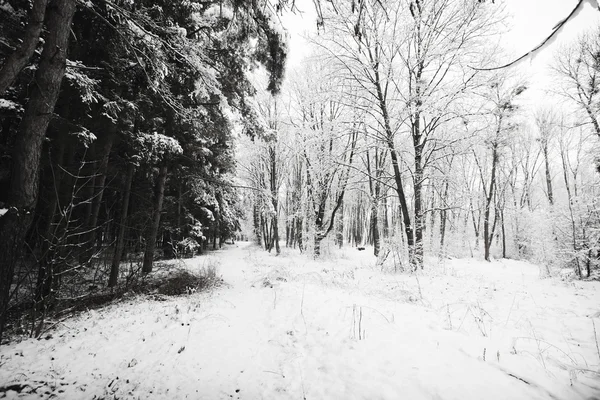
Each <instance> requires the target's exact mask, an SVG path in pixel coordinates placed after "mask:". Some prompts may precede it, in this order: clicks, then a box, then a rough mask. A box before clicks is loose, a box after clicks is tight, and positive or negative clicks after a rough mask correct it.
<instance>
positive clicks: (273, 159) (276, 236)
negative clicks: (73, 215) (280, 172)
mask: <svg viewBox="0 0 600 400" xmlns="http://www.w3.org/2000/svg"><path fill="white" fill-rule="evenodd" d="M269 156H270V162H271V168H270V170H271V177H270V178H271V179H270V186H271V203H272V204H273V213H274V214H273V222H272V224H273V225H272V226H273V242H274V243H271V248H272V247H273V244H275V252H276V254H277V255H279V254H281V248H280V247H279V219H278V218H277V215H278V213H279V200H278V194H279V193H278V191H277V154H276V151H275V144H272V145H271V146H269Z"/></svg>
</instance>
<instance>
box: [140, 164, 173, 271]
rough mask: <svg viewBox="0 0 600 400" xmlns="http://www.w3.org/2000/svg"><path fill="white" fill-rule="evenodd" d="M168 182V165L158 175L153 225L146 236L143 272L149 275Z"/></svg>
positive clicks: (161, 168) (163, 166) (164, 165)
mask: <svg viewBox="0 0 600 400" xmlns="http://www.w3.org/2000/svg"><path fill="white" fill-rule="evenodd" d="M166 182H167V165H166V164H163V165H162V166H161V167H160V171H159V173H158V180H157V182H156V204H155V206H154V213H153V215H152V225H151V226H150V229H149V230H148V235H147V236H146V250H145V252H144V264H143V266H142V272H143V273H145V274H148V273H150V272H152V264H153V263H154V250H155V249H156V238H157V236H158V228H159V226H160V214H161V212H162V205H163V199H164V197H165V183H166Z"/></svg>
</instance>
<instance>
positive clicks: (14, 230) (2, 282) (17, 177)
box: [0, 0, 76, 340]
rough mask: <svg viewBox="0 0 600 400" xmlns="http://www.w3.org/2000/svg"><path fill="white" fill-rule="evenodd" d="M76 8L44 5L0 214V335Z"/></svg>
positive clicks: (59, 0) (68, 0)
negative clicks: (42, 33)
mask: <svg viewBox="0 0 600 400" xmlns="http://www.w3.org/2000/svg"><path fill="white" fill-rule="evenodd" d="M75 8H76V2H75V0H55V1H54V3H53V5H52V6H51V7H50V8H49V9H48V15H47V17H48V18H47V24H46V26H47V29H48V35H47V36H46V43H45V45H44V50H43V51H42V55H41V60H40V64H39V66H38V69H37V72H36V79H35V82H34V83H33V84H32V85H31V88H30V90H31V91H30V97H29V102H28V103H27V107H26V110H25V114H24V115H23V119H22V120H21V123H20V125H19V131H18V135H17V139H16V142H15V147H14V151H13V161H12V163H13V165H12V177H11V186H10V190H11V192H10V195H9V198H8V201H7V204H6V205H7V206H8V211H7V212H6V213H5V214H4V215H2V216H0V340H1V338H2V333H3V331H4V323H5V321H6V311H7V309H8V302H9V296H10V287H11V285H12V281H13V275H14V266H15V262H16V260H17V258H18V257H19V253H20V250H21V249H22V246H23V242H24V239H25V235H26V234H27V230H28V229H29V227H30V226H31V222H32V220H33V212H34V210H35V206H36V202H37V197H38V185H39V167H40V156H41V151H42V144H43V140H44V136H45V134H46V129H47V128H48V124H49V122H50V119H51V118H52V113H53V111H54V106H55V105H56V100H57V99H58V94H59V91H60V85H61V82H62V79H63V77H64V74H65V68H66V58H67V48H68V44H69V34H70V32H71V22H72V20H73V14H74V13H75Z"/></svg>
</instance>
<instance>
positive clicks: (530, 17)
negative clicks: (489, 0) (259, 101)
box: [282, 0, 600, 99]
mask: <svg viewBox="0 0 600 400" xmlns="http://www.w3.org/2000/svg"><path fill="white" fill-rule="evenodd" d="M473 1H476V0H473ZM593 2H594V0H587V1H586V4H585V5H584V9H583V12H580V13H579V14H578V15H577V16H576V18H574V19H573V20H571V21H570V22H569V23H568V24H567V25H566V26H565V27H564V28H563V30H561V33H560V35H559V36H558V39H557V40H556V41H555V42H553V43H552V44H551V45H549V46H546V47H545V48H544V49H543V50H542V51H540V52H538V53H537V55H536V57H534V58H530V59H527V60H525V61H524V62H522V63H520V64H519V65H518V66H517V68H518V69H519V71H521V72H522V73H523V74H524V75H526V76H529V77H530V79H531V82H530V83H531V85H532V87H531V89H532V90H531V91H530V96H531V97H533V98H536V99H537V98H540V97H542V96H543V90H544V89H545V88H547V87H548V85H549V84H550V83H552V75H551V73H550V71H548V69H547V65H548V63H549V62H551V61H552V59H553V54H554V53H555V52H556V50H557V49H559V48H560V46H564V44H565V43H567V42H569V41H572V40H574V39H575V38H576V37H577V35H579V34H581V33H583V32H585V31H587V30H589V29H591V28H592V27H594V26H598V25H600V11H598V10H595V9H594V8H593V7H592V3H593ZM495 3H496V4H497V5H498V6H502V5H503V6H505V7H506V11H507V13H508V14H509V15H510V17H509V20H508V21H507V22H508V23H509V26H510V28H509V31H508V32H507V33H506V34H505V35H504V36H503V38H502V39H501V44H502V45H503V47H505V48H506V49H507V50H508V51H509V52H513V54H514V55H515V56H517V55H522V54H524V53H526V52H528V51H529V50H531V49H532V48H534V47H535V46H536V45H537V44H539V43H540V42H541V41H542V40H543V39H544V38H545V37H547V36H548V35H549V34H550V32H551V31H552V28H553V27H554V26H555V25H556V24H557V23H558V22H559V21H561V20H562V19H564V18H565V17H566V16H567V15H568V14H569V13H570V12H571V10H572V9H573V8H574V7H575V5H576V4H577V0H495ZM296 5H297V6H298V8H299V9H300V10H301V11H302V14H300V13H297V14H296V15H286V16H284V17H283V18H282V20H283V23H284V26H285V27H286V29H287V30H288V32H290V35H291V40H290V58H289V68H290V69H292V68H293V67H294V65H295V64H296V63H298V62H299V61H300V60H301V59H302V58H303V56H304V55H305V54H306V53H307V49H306V45H305V44H304V43H305V42H304V41H303V39H302V38H301V34H302V33H303V32H304V31H309V32H316V17H315V12H314V4H313V2H312V1H311V0H296ZM492 7H493V6H492ZM506 61H507V62H508V61H510V60H508V59H507V60H506Z"/></svg>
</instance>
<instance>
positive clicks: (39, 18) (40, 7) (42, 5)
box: [0, 0, 70, 95]
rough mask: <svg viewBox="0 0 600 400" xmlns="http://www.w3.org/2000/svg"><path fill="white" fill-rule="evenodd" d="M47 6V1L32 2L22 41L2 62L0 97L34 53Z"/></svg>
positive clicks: (35, 0)
mask: <svg viewBox="0 0 600 400" xmlns="http://www.w3.org/2000/svg"><path fill="white" fill-rule="evenodd" d="M47 5H48V0H34V2H33V7H32V8H31V13H30V15H29V22H27V27H26V28H25V35H24V37H23V41H22V42H21V45H20V46H19V48H18V49H17V50H15V52H13V53H12V54H11V55H10V56H8V58H7V59H6V60H5V61H4V65H3V66H2V69H0V95H2V94H3V93H4V92H5V91H6V89H8V87H9V86H10V85H12V84H13V83H14V81H15V79H17V76H18V75H19V73H20V72H21V71H22V70H23V68H25V66H26V65H27V62H28V61H29V59H30V58H31V56H32V55H33V53H34V52H35V49H36V47H37V44H38V42H39V40H40V34H41V32H42V27H43V25H44V17H45V15H46V6H47ZM69 25H70V23H69ZM67 39H68V38H67Z"/></svg>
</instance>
